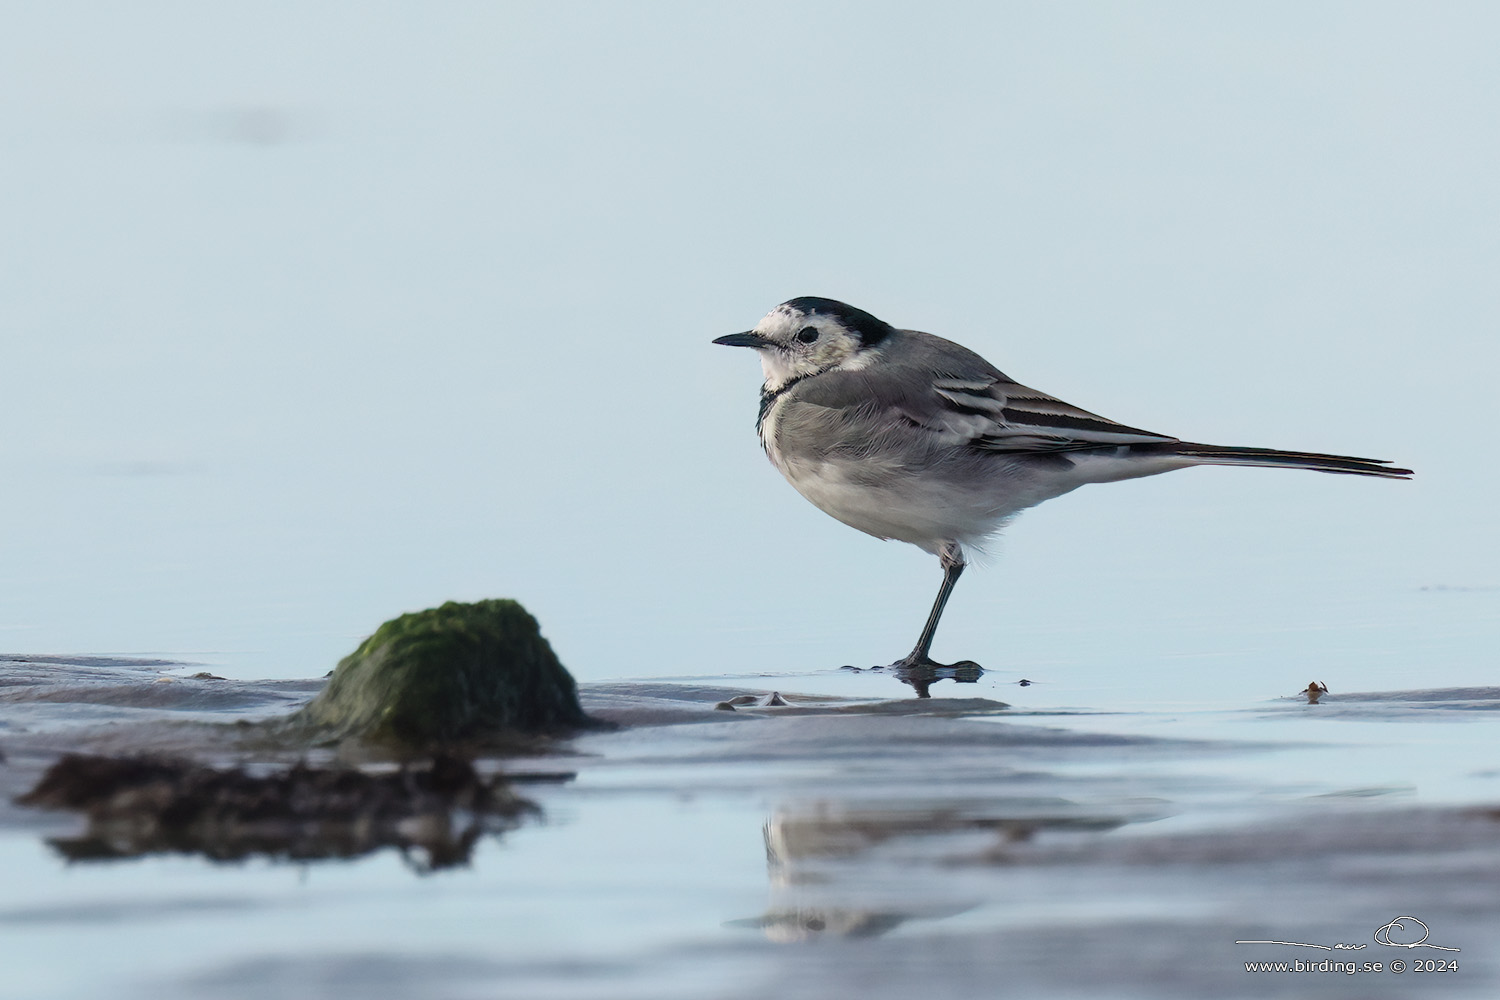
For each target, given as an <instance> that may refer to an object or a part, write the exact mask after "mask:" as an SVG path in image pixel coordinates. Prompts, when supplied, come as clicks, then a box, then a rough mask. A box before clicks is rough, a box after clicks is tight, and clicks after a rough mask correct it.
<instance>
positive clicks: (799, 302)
mask: <svg viewBox="0 0 1500 1000" xmlns="http://www.w3.org/2000/svg"><path fill="white" fill-rule="evenodd" d="M782 305H787V306H791V307H792V308H793V309H796V310H798V311H800V312H804V313H817V314H818V315H819V316H828V317H830V318H832V319H836V320H838V321H839V324H840V325H841V326H843V327H844V329H846V330H848V331H849V332H850V333H853V334H854V335H855V336H857V337H858V338H859V342H860V344H861V345H862V346H864V347H874V346H875V345H876V344H878V343H880V342H881V341H882V340H884V339H885V338H886V337H888V336H890V335H891V334H892V333H894V332H895V330H894V328H893V327H892V326H891V325H890V324H889V323H887V322H886V321H885V320H883V319H876V318H875V317H874V316H871V315H870V314H869V313H867V312H865V311H864V310H863V309H856V308H854V307H853V306H851V305H849V304H848V303H847V302H840V301H839V300H837V299H824V298H819V297H818V296H816V295H803V296H800V297H799V298H795V299H788V300H787V301H786V302H784V303H782Z"/></svg>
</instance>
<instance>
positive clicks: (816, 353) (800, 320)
mask: <svg viewBox="0 0 1500 1000" xmlns="http://www.w3.org/2000/svg"><path fill="white" fill-rule="evenodd" d="M750 332H751V333H754V334H756V335H758V336H761V337H764V338H765V339H766V340H768V341H770V342H771V343H770V344H769V345H768V346H766V347H760V348H757V351H759V353H760V367H761V370H762V371H764V372H765V376H766V388H767V389H769V390H771V391H773V392H774V391H775V390H777V389H779V388H781V387H782V386H783V385H785V384H786V383H787V382H788V381H789V380H791V379H794V378H797V377H798V376H801V375H811V374H813V373H814V372H820V371H827V370H828V369H830V368H849V367H858V358H857V355H858V354H859V350H860V340H859V338H858V337H857V336H855V335H854V334H852V333H850V332H849V331H848V330H846V329H845V328H844V327H843V325H842V324H841V323H839V321H838V320H836V319H834V318H833V317H831V316H823V315H819V314H817V313H804V312H803V311H802V310H800V309H797V308H795V307H793V306H790V305H787V304H786V303H782V304H781V305H779V306H777V307H776V308H775V309H772V310H771V311H770V312H769V313H767V314H766V318H765V319H763V320H761V321H760V322H759V323H757V324H755V329H754V330H751V331H750Z"/></svg>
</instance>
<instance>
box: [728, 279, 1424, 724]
mask: <svg viewBox="0 0 1500 1000" xmlns="http://www.w3.org/2000/svg"><path fill="white" fill-rule="evenodd" d="M713 343H715V344H723V345H726V346H729V347H748V348H752V349H753V350H755V351H756V352H757V353H758V354H759V355H760V363H761V370H762V374H763V375H764V379H765V381H764V383H763V384H762V386H761V390H760V410H759V413H758V414H757V416H756V420H755V426H756V432H757V434H758V435H759V437H760V443H761V446H762V448H764V450H765V453H766V456H767V457H768V458H769V459H770V460H771V464H772V465H774V466H775V467H776V468H777V469H778V470H779V471H780V472H781V474H782V475H783V476H785V477H786V479H787V481H788V482H789V483H791V484H792V486H793V487H794V488H795V489H796V490H797V492H798V493H801V494H802V496H803V497H805V498H806V499H808V500H809V501H811V502H812V503H813V505H814V506H816V507H818V508H819V509H820V510H822V511H824V512H825V513H827V514H830V515H832V516H833V517H834V518H836V519H837V520H839V521H842V522H843V523H844V524H847V525H849V526H850V527H852V528H857V529H859V530H860V531H863V532H865V533H866V534H869V535H874V536H875V537H876V538H881V539H887V540H889V539H896V540H899V541H903V542H908V543H910V544H912V545H915V546H917V547H918V548H920V549H922V550H923V551H924V552H928V553H931V554H932V555H935V556H937V558H938V561H939V563H940V565H941V566H942V570H943V581H942V584H941V585H940V587H939V588H938V593H937V598H936V599H935V600H934V601H933V604H932V610H931V611H930V612H929V613H928V616H927V621H926V624H924V625H923V627H922V632H921V634H920V636H919V637H918V639H917V644H916V646H914V647H913V648H912V651H911V652H910V653H908V654H907V655H906V656H904V657H902V658H901V659H900V660H897V661H896V662H895V663H892V664H889V668H891V669H892V670H893V671H894V673H895V674H896V675H897V676H898V677H900V678H901V679H902V680H903V681H905V682H906V683H908V684H911V685H912V687H913V688H914V689H915V691H916V693H917V695H918V697H922V698H926V697H930V693H929V690H928V689H929V687H930V686H931V684H932V682H933V681H934V680H936V679H941V678H944V677H951V678H954V679H956V680H975V679H977V677H978V675H979V674H980V673H981V672H982V668H980V667H979V665H978V664H977V663H975V662H974V661H972V660H962V661H959V662H957V663H951V664H945V663H938V662H936V661H935V660H933V659H932V657H931V655H930V651H931V647H932V640H933V636H934V635H935V634H936V632H937V627H938V622H939V621H940V620H941V618H942V616H943V608H944V607H945V606H946V605H947V603H948V598H949V596H950V595H951V594H952V593H953V588H954V585H955V584H957V582H958V579H959V576H960V575H961V574H962V573H963V571H964V567H965V566H966V565H967V564H968V562H969V560H970V557H971V556H972V555H974V554H975V553H976V552H978V551H980V550H981V548H982V545H983V543H984V542H985V541H986V539H988V538H989V537H990V536H992V535H993V534H995V533H996V532H998V531H999V530H1000V529H1001V528H1002V527H1004V525H1005V524H1006V523H1007V522H1009V521H1010V520H1011V519H1012V518H1014V517H1015V516H1016V515H1017V514H1018V513H1020V512H1021V511H1023V510H1025V509H1027V508H1028V507H1033V506H1035V505H1037V504H1039V503H1041V502H1042V501H1044V500H1050V499H1052V498H1053V497H1058V496H1062V495H1063V494H1064V493H1068V492H1070V491H1072V490H1074V489H1077V488H1078V487H1080V486H1084V485H1087V484H1090V483H1109V482H1117V481H1120V480H1125V479H1136V478H1139V477H1141V476H1154V475H1157V474H1158V473H1162V472H1171V471H1172V470H1174V469H1185V468H1189V467H1191V466H1195V465H1245V466H1261V467H1268V468H1288V469H1311V470H1313V471H1315V472H1330V473H1338V474H1343V475H1353V476H1372V477H1377V478H1383V479H1409V478H1410V477H1411V476H1412V474H1413V473H1412V470H1410V469H1403V468H1399V467H1397V466H1395V465H1393V464H1391V463H1390V462H1387V461H1384V460H1379V459H1369V458H1354V457H1350V456H1346V455H1325V454H1321V453H1318V452H1308V451H1280V450H1276V449H1272V448H1246V447H1235V446H1222V445H1209V444H1198V443H1194V442H1190V441H1183V440H1180V439H1178V438H1175V437H1171V436H1169V435H1166V434H1156V433H1153V432H1151V431H1145V430H1141V429H1139V428H1136V427H1129V426H1126V425H1125V424H1121V423H1116V422H1115V421H1113V420H1109V419H1107V418H1105V417H1101V416H1099V415H1098V414H1095V413H1090V412H1089V411H1087V410H1083V409H1080V408H1078V407H1076V406H1073V405H1072V404H1071V403H1065V402H1063V401H1062V400H1060V399H1058V398H1057V397H1055V396H1050V395H1048V394H1047V393H1045V392H1041V391H1039V390H1036V389H1031V388H1028V387H1027V386H1024V385H1022V384H1021V383H1019V382H1017V381H1015V380H1014V379H1012V378H1010V377H1009V376H1008V375H1005V374H1004V373H1002V372H1001V371H1000V370H999V369H998V368H996V367H995V366H994V365H992V364H990V363H989V362H988V361H986V360H985V359H984V358H982V357H980V356H979V355H978V354H976V353H975V352H973V351H971V350H969V349H968V348H966V347H963V346H961V345H959V344H956V343H954V342H953V341H950V340H944V339H943V338H942V337H937V336H934V335H933V334H930V333H922V332H919V331H917V330H904V329H897V328H896V327H894V326H892V325H891V324H889V323H887V322H885V321H884V320H881V319H878V318H877V317H875V316H873V315H872V314H870V313H868V312H866V311H864V310H863V309H858V308H856V307H854V306H851V305H848V304H847V303H844V302H839V301H837V300H835V299H828V298H821V297H818V296H801V297H799V298H794V299H789V300H787V301H786V302H783V303H781V304H780V305H778V306H777V307H776V308H774V309H772V310H771V311H770V312H769V313H767V314H766V316H765V318H764V319H762V320H761V321H760V322H759V323H757V324H756V325H755V327H754V328H753V329H750V330H746V331H744V332H743V333H732V334H729V335H728V336H724V337H719V338H717V339H715V340H714V341H713Z"/></svg>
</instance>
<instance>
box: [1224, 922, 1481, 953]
mask: <svg viewBox="0 0 1500 1000" xmlns="http://www.w3.org/2000/svg"><path fill="white" fill-rule="evenodd" d="M1408 923H1410V924H1415V925H1416V926H1417V927H1420V928H1422V936H1421V937H1419V938H1417V940H1415V941H1400V940H1395V941H1393V940H1391V934H1392V933H1396V934H1403V933H1415V932H1416V931H1415V928H1413V929H1412V930H1411V931H1407V927H1406V925H1407V924H1408ZM1427 934H1428V931H1427V925H1426V924H1424V923H1422V921H1420V920H1418V919H1417V918H1416V917H1412V916H1401V917H1397V918H1396V919H1394V920H1390V921H1387V922H1386V923H1383V924H1381V925H1380V926H1379V927H1377V928H1375V943H1376V944H1379V945H1384V946H1385V947H1387V948H1433V949H1435V950H1437V951H1458V950H1459V949H1458V948H1447V947H1444V946H1443V945H1440V944H1428V943H1427ZM1235 944H1281V945H1286V946H1287V947H1289V948H1319V949H1322V950H1323V951H1359V950H1361V949H1363V948H1368V947H1369V945H1363V944H1344V943H1343V942H1340V943H1338V944H1310V943H1308V942H1306V941H1236V942H1235Z"/></svg>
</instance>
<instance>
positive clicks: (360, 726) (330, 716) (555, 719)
mask: <svg viewBox="0 0 1500 1000" xmlns="http://www.w3.org/2000/svg"><path fill="white" fill-rule="evenodd" d="M297 721H299V722H301V723H305V724H310V725H313V726H316V727H318V728H321V729H324V730H327V731H330V732H331V734H332V735H334V736H336V737H339V738H348V737H355V738H359V739H364V740H370V741H375V742H387V743H398V744H402V745H406V746H414V747H429V746H442V745H447V744H451V743H455V742H468V741H480V742H482V741H484V740H485V739H487V738H494V737H504V736H507V735H514V734H516V733H518V732H519V733H547V732H556V731H558V730H563V729H568V728H574V727H579V726H586V725H589V724H590V722H591V720H590V719H589V717H588V716H587V715H585V714H584V712H583V709H582V707H580V706H579V704H578V688H577V685H576V684H574V682H573V677H572V675H570V674H569V673H568V671H567V670H566V669H564V668H563V665H562V664H561V663H559V662H558V660H557V656H556V655H555V654H554V653H553V652H552V647H551V646H550V645H548V643H547V640H546V639H544V638H542V633H541V630H540V629H539V628H538V627H537V623H536V619H535V618H533V617H531V615H529V614H527V613H526V609H525V608H523V607H521V605H519V604H517V603H516V602H515V601H510V600H489V601H478V602H476V603H474V604H460V603H458V602H456V601H450V602H448V603H447V604H444V605H443V606H442V607H440V608H430V609H428V610H426V611H417V612H414V613H412V614H406V615H402V616H401V617H400V618H394V619H392V620H391V621H388V622H386V623H385V624H384V625H382V626H380V628H379V629H377V630H376V631H375V634H374V635H372V636H370V637H369V638H368V639H366V640H365V641H364V642H363V643H361V644H360V647H359V648H358V649H356V650H355V651H354V652H353V653H352V654H350V655H349V656H347V657H345V658H344V659H343V660H342V661H341V662H340V663H339V665H338V668H337V669H336V670H334V672H333V677H332V678H331V679H330V680H329V682H328V686H327V687H326V688H324V689H323V691H322V692H321V693H320V694H319V695H318V696H317V697H316V698H314V699H313V700H312V702H311V703H310V704H309V705H308V706H307V707H306V708H304V709H303V710H302V711H301V712H300V713H298V717H297Z"/></svg>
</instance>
